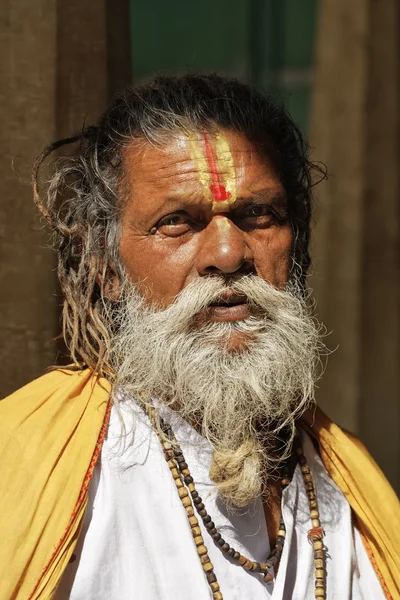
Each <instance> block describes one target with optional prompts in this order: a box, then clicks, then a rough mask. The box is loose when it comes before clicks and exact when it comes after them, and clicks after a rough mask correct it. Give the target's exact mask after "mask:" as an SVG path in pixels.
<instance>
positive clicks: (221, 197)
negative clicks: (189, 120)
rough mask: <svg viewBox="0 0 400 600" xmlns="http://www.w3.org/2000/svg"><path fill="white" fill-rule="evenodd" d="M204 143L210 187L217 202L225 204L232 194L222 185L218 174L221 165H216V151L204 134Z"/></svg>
mask: <svg viewBox="0 0 400 600" xmlns="http://www.w3.org/2000/svg"><path fill="white" fill-rule="evenodd" d="M204 143H205V147H206V156H207V162H208V166H209V169H210V173H211V179H212V184H211V185H210V190H211V193H212V195H213V198H214V201H215V202H224V201H225V200H228V199H229V198H230V197H231V193H230V192H229V191H228V190H227V189H226V187H225V186H224V185H222V183H221V178H220V176H219V173H218V166H219V165H217V163H216V160H215V156H214V150H213V147H212V145H211V143H210V140H209V139H208V136H207V134H206V133H205V134H204ZM218 162H219V161H218Z"/></svg>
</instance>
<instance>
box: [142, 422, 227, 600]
mask: <svg viewBox="0 0 400 600" xmlns="http://www.w3.org/2000/svg"><path fill="white" fill-rule="evenodd" d="M147 412H148V416H149V418H150V420H151V423H152V425H153V427H154V430H155V432H156V434H157V437H158V438H159V440H160V443H161V447H162V450H163V453H164V458H165V460H166V461H167V464H168V467H169V469H170V472H171V475H172V478H173V480H174V483H175V485H176V488H177V492H178V495H179V498H180V499H181V502H182V504H183V507H184V509H185V511H186V516H187V518H188V521H189V524H190V528H191V531H192V536H193V541H194V543H195V545H196V550H197V554H198V557H199V559H200V563H201V566H202V568H203V571H204V574H205V576H206V579H207V583H208V585H209V586H210V589H211V592H212V594H213V600H223V596H222V593H221V591H220V587H219V583H218V581H217V577H216V575H215V573H214V565H213V564H212V562H211V560H210V557H209V555H208V551H207V547H206V545H205V543H204V539H203V536H202V534H201V529H200V527H199V521H198V519H197V517H196V515H195V514H194V508H193V504H192V500H191V497H190V495H189V493H190V494H192V492H193V491H194V483H193V478H192V477H191V476H190V471H189V469H188V466H187V464H186V463H185V461H184V459H183V460H182V459H180V462H179V463H178V461H177V459H176V457H175V450H174V448H173V446H172V444H171V442H170V441H169V440H174V442H175V439H174V436H173V435H170V434H171V433H172V431H171V430H167V427H166V425H165V423H164V421H163V420H162V419H161V417H159V421H160V426H161V428H162V429H163V432H164V433H165V434H166V436H167V437H163V436H162V435H160V434H159V429H158V427H157V426H156V415H155V412H154V411H150V410H148V411H147ZM167 438H169V440H168V439H167ZM181 456H182V454H181ZM182 458H183V456H182ZM185 480H186V481H185Z"/></svg>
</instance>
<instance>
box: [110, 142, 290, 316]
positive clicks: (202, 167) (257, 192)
mask: <svg viewBox="0 0 400 600" xmlns="http://www.w3.org/2000/svg"><path fill="white" fill-rule="evenodd" d="M193 135H194V136H196V144H197V147H198V148H199V149H200V151H203V157H206V148H205V141H204V139H203V136H202V134H200V133H196V134H193ZM218 135H219V137H221V136H222V135H223V138H224V142H225V147H227V148H228V151H225V154H226V155H228V154H229V156H228V158H229V161H228V160H227V161H225V160H224V158H225V156H224V154H223V155H222V157H221V156H220V160H219V161H218V160H217V161H216V162H215V164H208V163H207V161H206V160H200V159H199V158H197V157H193V152H191V143H190V140H189V139H188V138H187V137H186V136H185V135H184V134H182V135H177V136H175V137H173V138H171V140H170V141H169V142H168V144H167V145H166V146H165V147H161V148H158V147H154V146H152V145H150V144H149V143H146V142H144V143H143V144H142V145H140V146H139V147H138V146H132V147H130V148H128V149H127V150H126V154H125V163H124V167H125V174H126V178H127V187H128V190H129V194H128V199H127V202H126V205H125V208H124V211H123V217H122V236H121V246H120V254H121V258H122V262H123V264H124V267H125V270H126V272H127V274H128V276H129V278H130V279H131V281H132V282H134V283H137V284H138V285H139V289H140V291H141V293H142V295H144V297H145V299H146V300H147V301H148V302H150V303H154V304H157V305H158V306H160V307H167V306H168V305H170V304H171V303H172V302H173V301H174V299H175V297H176V295H177V294H178V293H179V292H180V291H181V290H182V289H183V288H185V287H186V286H187V285H189V284H190V283H191V282H193V281H194V280H195V279H196V278H198V277H203V276H205V275H210V274H214V273H219V274H223V275H224V276H226V278H227V279H229V277H230V276H232V275H234V274H235V275H237V274H242V273H243V274H244V273H255V274H257V275H259V276H260V277H262V278H263V279H264V280H266V281H268V282H269V283H271V284H273V285H275V286H277V287H280V288H282V287H284V286H285V284H286V283H287V279H288V271H289V264H290V256H291V249H292V230H291V227H290V223H289V220H288V217H287V205H286V196H285V190H284V188H283V186H282V184H281V182H280V181H279V178H278V176H277V174H276V171H275V169H274V166H273V164H272V162H271V160H269V159H268V157H267V156H265V155H261V154H260V153H259V152H257V150H256V149H255V147H254V146H253V145H252V144H251V143H250V142H249V141H248V140H247V139H246V138H245V137H244V136H242V135H241V134H238V133H235V132H232V131H223V132H221V133H219V134H218ZM208 137H209V144H210V145H211V146H213V147H214V149H215V145H216V142H217V140H216V136H213V135H209V136H208ZM229 149H230V152H229ZM229 162H230V163H231V164H232V163H233V169H231V172H230V173H227V171H228V170H229V169H228V167H227V165H228V163H229ZM207 169H208V173H207V172H205V171H207ZM207 177H208V179H209V180H211V179H212V178H213V177H214V180H215V178H216V177H217V178H219V179H220V181H225V182H227V183H228V185H230V188H231V189H233V188H234V189H235V196H234V197H232V198H231V200H230V204H229V206H226V203H223V202H222V203H218V202H215V201H214V202H213V201H212V198H211V201H210V189H209V186H208V185H207V183H205V180H207ZM227 177H231V178H232V177H233V178H234V181H230V182H229V181H227ZM219 308H220V309H219V310H218V309H217V308H215V309H214V308H210V310H208V311H207V314H206V315H204V318H205V319H210V320H214V321H215V320H219V321H234V320H237V319H244V318H246V317H248V316H249V308H248V307H247V305H245V304H242V305H236V306H227V307H225V308H224V309H221V307H219Z"/></svg>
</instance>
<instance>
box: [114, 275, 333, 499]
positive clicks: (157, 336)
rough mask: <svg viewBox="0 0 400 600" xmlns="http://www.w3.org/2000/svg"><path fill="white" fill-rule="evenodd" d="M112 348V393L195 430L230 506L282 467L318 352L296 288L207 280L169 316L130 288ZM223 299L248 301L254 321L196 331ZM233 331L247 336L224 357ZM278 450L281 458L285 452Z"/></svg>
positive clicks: (252, 279)
mask: <svg viewBox="0 0 400 600" xmlns="http://www.w3.org/2000/svg"><path fill="white" fill-rule="evenodd" d="M128 287H129V291H128V294H127V295H126V297H125V299H124V300H123V301H121V303H120V306H119V308H118V309H117V314H116V318H115V320H116V325H117V333H116V334H115V336H114V339H113V340H112V361H113V364H114V370H115V372H116V373H117V376H116V381H115V385H116V386H121V387H122V388H123V389H124V390H125V391H126V392H127V393H128V394H129V395H131V396H133V397H136V398H138V397H143V394H145V396H146V397H147V398H151V397H153V398H154V397H155V398H157V400H158V401H159V402H162V403H164V404H166V405H170V406H172V407H173V408H174V409H175V410H177V411H178V412H179V413H180V414H181V416H183V418H185V419H186V420H188V421H190V422H192V423H194V424H195V426H196V427H197V428H198V429H199V431H200V432H201V433H202V434H203V435H204V436H205V437H206V438H207V439H208V440H209V441H210V443H211V444H212V445H213V446H214V448H215V452H214V460H213V464H212V467H211V471H210V477H211V479H212V480H213V481H214V482H215V483H216V484H217V487H218V490H219V492H220V494H221V496H222V497H223V498H224V499H225V500H226V501H227V502H228V503H229V504H231V505H235V506H244V505H246V504H248V502H249V501H251V500H253V499H254V498H256V497H257V496H258V495H259V494H260V493H261V492H262V489H263V484H264V483H265V481H266V478H267V477H268V476H270V475H271V466H272V464H273V461H274V460H277V458H278V459H279V457H277V456H276V454H275V455H274V453H273V452H271V448H272V447H273V445H274V444H273V440H274V436H275V435H276V433H277V432H278V431H279V430H280V429H281V428H282V427H288V428H289V430H291V431H292V432H293V431H294V427H295V420H296V418H298V417H299V415H300V414H301V413H302V412H303V411H304V409H305V408H306V407H308V406H309V405H310V404H311V403H312V402H313V401H314V384H315V381H316V378H317V376H318V371H319V369H318V367H319V366H320V360H319V353H320V350H321V347H322V343H321V340H320V338H321V336H320V333H319V331H320V327H319V326H318V325H317V324H316V322H315V320H314V319H313V318H312V316H311V315H310V310H309V309H308V307H307V303H306V301H305V300H304V299H303V297H302V295H301V292H300V288H299V286H296V285H295V284H293V283H292V284H290V285H289V286H288V288H287V290H285V291H281V290H278V289H276V288H274V287H273V286H271V285H269V284H268V283H266V282H265V281H264V280H262V279H261V278H260V277H258V276H256V275H246V276H240V277H235V278H232V279H231V280H230V281H229V282H228V283H227V282H226V280H225V279H224V278H223V277H222V276H216V275H213V276H209V277H204V278H201V279H199V280H198V281H196V282H195V283H193V284H190V285H189V286H187V287H186V288H185V289H184V290H183V291H182V292H181V293H180V294H179V295H178V296H177V298H176V300H175V302H174V303H173V304H172V305H171V306H169V307H168V308H166V309H163V310H160V309H157V308H154V307H152V306H146V305H145V303H144V300H143V298H142V297H141V295H140V294H139V293H138V292H137V291H136V289H135V287H134V286H132V285H129V286H128ZM227 290H231V291H235V292H236V293H238V294H245V295H246V296H247V297H248V301H249V304H250V307H254V309H255V311H254V312H255V315H257V316H251V317H250V318H248V319H246V320H243V321H236V322H222V323H221V322H212V323H207V324H206V325H203V326H201V327H199V326H196V315H198V313H199V311H200V310H202V309H204V308H206V307H207V306H209V304H211V303H213V302H215V301H216V300H218V299H219V297H220V295H221V294H222V293H223V292H226V291H227ZM233 331H236V332H241V333H242V334H243V335H244V336H246V339H247V344H245V345H244V346H243V348H242V349H240V351H235V352H232V351H229V346H228V344H227V342H228V340H229V336H230V335H231V334H232V332H233ZM287 449H288V448H287V447H286V448H281V455H280V457H282V454H284V453H285V452H286V451H287Z"/></svg>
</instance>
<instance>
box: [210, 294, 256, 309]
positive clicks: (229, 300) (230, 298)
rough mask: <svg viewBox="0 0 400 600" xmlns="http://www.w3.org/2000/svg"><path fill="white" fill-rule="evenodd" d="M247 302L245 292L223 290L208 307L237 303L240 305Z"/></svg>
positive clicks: (234, 304)
mask: <svg viewBox="0 0 400 600" xmlns="http://www.w3.org/2000/svg"><path fill="white" fill-rule="evenodd" d="M247 303H248V299H247V296H246V295H245V294H238V293H236V292H230V291H228V292H223V293H222V294H221V295H220V296H219V298H218V300H217V301H216V302H215V303H213V304H210V308H215V307H225V306H237V305H241V304H247Z"/></svg>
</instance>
